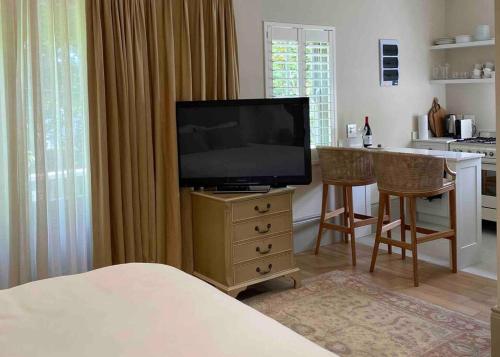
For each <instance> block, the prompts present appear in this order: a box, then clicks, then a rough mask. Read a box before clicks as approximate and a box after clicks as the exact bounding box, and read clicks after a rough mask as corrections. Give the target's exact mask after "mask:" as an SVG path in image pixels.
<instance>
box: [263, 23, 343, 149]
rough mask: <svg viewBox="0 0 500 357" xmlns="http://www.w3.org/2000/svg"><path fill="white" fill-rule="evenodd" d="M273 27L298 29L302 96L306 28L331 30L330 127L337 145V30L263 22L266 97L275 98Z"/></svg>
mask: <svg viewBox="0 0 500 357" xmlns="http://www.w3.org/2000/svg"><path fill="white" fill-rule="evenodd" d="M273 28H290V29H295V30H297V31H298V39H299V40H298V42H299V52H298V56H299V78H298V80H299V95H300V96H301V97H306V94H305V90H306V86H305V77H306V66H305V63H306V62H305V35H304V30H317V31H329V44H330V63H331V71H332V73H331V78H330V86H331V88H332V91H331V94H330V96H331V102H332V108H331V119H330V127H331V129H332V133H331V144H330V145H331V146H337V140H338V120H337V66H336V46H335V42H336V32H335V27H333V26H317V25H306V24H294V23H284V22H273V21H264V22H263V35H264V86H265V96H266V98H274V97H273V95H272V92H273V88H272V86H273V81H272V66H270V64H271V41H272V35H270V34H271V31H272V29H273ZM311 149H312V150H314V149H315V146H312V145H311Z"/></svg>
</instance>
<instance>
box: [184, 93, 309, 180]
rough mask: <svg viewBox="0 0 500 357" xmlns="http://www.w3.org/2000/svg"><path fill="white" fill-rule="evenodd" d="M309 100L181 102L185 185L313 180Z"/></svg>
mask: <svg viewBox="0 0 500 357" xmlns="http://www.w3.org/2000/svg"><path fill="white" fill-rule="evenodd" d="M309 135H310V134H309V99H308V98H284V99H247V100H224V101H198V102H178V103H177V142H178V150H179V174H180V184H181V186H204V187H208V186H217V185H224V184H228V185H230V184H234V185H273V186H284V185H287V184H309V183H310V182H311V151H310V137H309Z"/></svg>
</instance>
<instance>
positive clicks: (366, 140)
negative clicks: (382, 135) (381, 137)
mask: <svg viewBox="0 0 500 357" xmlns="http://www.w3.org/2000/svg"><path fill="white" fill-rule="evenodd" d="M372 145H373V135H372V129H371V128H370V124H369V123H368V117H367V116H366V117H365V127H364V128H363V146H364V147H365V148H368V147H370V146H372Z"/></svg>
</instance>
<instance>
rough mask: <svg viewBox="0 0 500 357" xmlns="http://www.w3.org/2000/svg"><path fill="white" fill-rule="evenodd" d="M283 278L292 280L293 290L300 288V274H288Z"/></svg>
mask: <svg viewBox="0 0 500 357" xmlns="http://www.w3.org/2000/svg"><path fill="white" fill-rule="evenodd" d="M285 276H286V277H288V278H291V279H292V280H293V288H294V289H298V288H300V287H301V286H302V278H301V277H300V272H295V273H290V274H287V275H285Z"/></svg>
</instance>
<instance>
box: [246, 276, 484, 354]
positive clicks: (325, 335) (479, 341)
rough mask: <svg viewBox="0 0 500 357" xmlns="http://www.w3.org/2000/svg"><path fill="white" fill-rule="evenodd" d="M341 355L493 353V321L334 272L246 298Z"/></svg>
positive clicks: (366, 279) (360, 277)
mask: <svg viewBox="0 0 500 357" xmlns="http://www.w3.org/2000/svg"><path fill="white" fill-rule="evenodd" d="M243 302H244V303H246V304H248V305H249V306H251V307H253V308H255V309H257V310H259V311H260V312H262V313H264V314H265V315H268V316H270V317H271V318H273V319H275V320H277V321H279V322H280V323H282V324H283V325H285V326H288V327H289V328H291V329H292V330H294V331H296V332H297V333H299V334H301V335H303V336H305V337H306V338H308V339H310V340H311V341H313V342H315V343H317V344H319V345H320V346H323V347H324V348H326V349H328V350H330V351H332V352H335V353H337V354H338V355H340V356H356V357H361V356H370V357H371V356H391V357H392V356H405V357H407V356H430V357H448V356H450V357H451V356H453V357H457V356H481V357H483V356H489V355H490V339H491V336H490V328H489V325H488V324H486V323H484V322H481V321H478V320H475V319H473V318H471V317H467V316H465V315H462V314H459V313H456V312H453V311H449V310H446V309H443V308H441V307H439V306H436V305H433V304H430V303H427V302H424V301H422V300H419V299H415V298H413V297H409V296H406V295H403V294H399V293H395V292H391V291H389V290H387V289H384V288H380V287H378V286H376V285H374V284H373V283H371V282H370V281H369V276H367V275H366V274H362V273H351V272H343V271H333V272H330V273H326V274H323V275H320V276H317V277H315V278H312V279H308V280H306V281H304V286H303V287H302V288H300V289H297V290H293V289H290V290H286V291H282V292H277V293H265V294H261V295H257V296H254V297H251V298H249V299H247V300H244V301H243Z"/></svg>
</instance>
